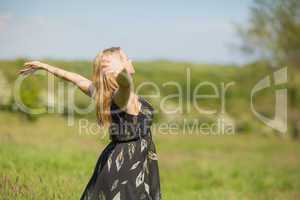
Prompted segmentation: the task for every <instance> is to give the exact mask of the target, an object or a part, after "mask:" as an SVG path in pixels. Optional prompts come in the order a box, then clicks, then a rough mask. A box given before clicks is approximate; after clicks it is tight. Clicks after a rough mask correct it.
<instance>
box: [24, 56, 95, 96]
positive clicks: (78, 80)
mask: <svg viewBox="0 0 300 200" xmlns="http://www.w3.org/2000/svg"><path fill="white" fill-rule="evenodd" d="M24 67H25V68H24V69H22V70H20V71H19V73H20V74H24V75H25V74H32V73H33V72H35V71H36V70H39V69H42V70H46V71H47V72H49V73H51V74H53V75H55V76H57V77H59V78H62V79H64V80H66V81H69V82H72V83H73V84H75V85H76V86H77V87H78V88H79V89H80V90H81V91H82V92H84V93H85V94H86V95H88V96H91V94H90V91H89V87H90V85H91V84H92V81H90V80H89V79H87V78H85V77H83V76H81V75H79V74H76V73H73V72H69V71H66V70H63V69H60V68H58V67H54V66H51V65H48V64H46V63H42V62H39V61H32V62H26V63H25V64H24Z"/></svg>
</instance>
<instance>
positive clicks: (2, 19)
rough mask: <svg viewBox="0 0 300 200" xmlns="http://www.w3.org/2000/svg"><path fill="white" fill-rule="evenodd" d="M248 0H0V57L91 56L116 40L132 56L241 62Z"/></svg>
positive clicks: (142, 58) (247, 14) (71, 58)
mask: <svg viewBox="0 0 300 200" xmlns="http://www.w3.org/2000/svg"><path fill="white" fill-rule="evenodd" d="M251 3H252V1H251V0H230V1H226V0H209V1H208V0H206V1H205V0H202V1H201V0H186V1H183V0H181V1H179V0H164V1H161V0H160V1H159V0H152V1H143V0H122V1H103V0H87V1H82V0H81V1H77V0H73V1H66V0H48V1H42V0H19V1H17V0H0V59H15V58H18V57H28V58H30V59H43V58H50V59H67V60H74V59H76V60H77V59H93V58H94V57H95V55H96V54H97V52H99V51H101V50H103V49H105V48H108V47H112V46H120V47H122V49H124V51H125V52H126V53H127V54H128V55H129V57H130V58H131V59H133V60H157V59H167V60H174V61H190V62H197V63H243V62H247V57H245V55H243V54H241V53H240V52H239V51H238V50H237V49H236V48H235V46H237V45H238V43H239V37H238V34H237V33H236V28H235V24H242V25H243V24H247V21H248V19H249V6H251Z"/></svg>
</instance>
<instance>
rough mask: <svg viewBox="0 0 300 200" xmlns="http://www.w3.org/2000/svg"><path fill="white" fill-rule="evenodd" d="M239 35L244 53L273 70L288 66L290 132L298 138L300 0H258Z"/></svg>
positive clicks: (240, 28)
mask: <svg viewBox="0 0 300 200" xmlns="http://www.w3.org/2000/svg"><path fill="white" fill-rule="evenodd" d="M238 32H239V34H240V36H241V38H242V41H243V42H242V46H241V49H242V50H243V51H244V52H246V53H250V54H254V55H256V56H259V57H261V58H263V59H265V60H267V61H269V63H270V66H272V68H276V67H282V66H288V71H289V74H288V76H289V83H288V89H289V92H288V103H289V120H288V121H289V130H290V132H291V134H292V136H293V138H297V137H299V111H298V110H299V109H298V103H297V102H298V101H297V100H298V98H299V91H297V85H299V82H298V83H297V79H296V75H297V73H298V74H299V72H300V1H299V0H255V1H254V3H253V5H252V7H251V8H250V20H249V24H248V25H246V26H240V27H238Z"/></svg>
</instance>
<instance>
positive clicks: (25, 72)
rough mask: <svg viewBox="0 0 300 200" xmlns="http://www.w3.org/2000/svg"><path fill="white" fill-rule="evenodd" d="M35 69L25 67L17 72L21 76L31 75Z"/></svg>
mask: <svg viewBox="0 0 300 200" xmlns="http://www.w3.org/2000/svg"><path fill="white" fill-rule="evenodd" d="M35 71H36V69H35V68H32V67H27V68H25V69H22V70H20V71H19V74H21V75H27V74H32V73H33V72H35Z"/></svg>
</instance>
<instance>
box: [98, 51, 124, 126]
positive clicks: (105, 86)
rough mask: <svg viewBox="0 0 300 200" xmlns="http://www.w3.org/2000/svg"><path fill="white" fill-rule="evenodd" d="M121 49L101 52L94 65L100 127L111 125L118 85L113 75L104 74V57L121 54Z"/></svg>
mask: <svg viewBox="0 0 300 200" xmlns="http://www.w3.org/2000/svg"><path fill="white" fill-rule="evenodd" d="M120 51H121V48H120V47H111V48H108V49H105V50H103V51H102V52H100V53H99V54H98V55H97V56H96V58H95V60H94V63H93V77H92V81H93V84H94V87H95V98H96V116H97V119H98V123H99V125H100V126H105V125H108V124H110V123H111V113H110V106H111V101H112V95H113V93H114V91H116V90H117V88H118V87H119V86H118V83H117V81H116V78H115V76H114V75H113V74H103V73H102V68H103V63H102V62H103V59H102V58H103V56H104V55H113V54H116V53H118V54H120ZM120 56H121V55H120Z"/></svg>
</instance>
